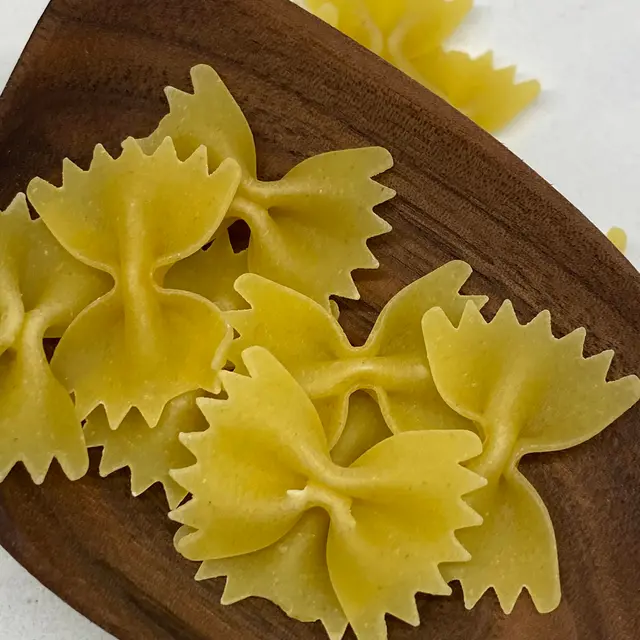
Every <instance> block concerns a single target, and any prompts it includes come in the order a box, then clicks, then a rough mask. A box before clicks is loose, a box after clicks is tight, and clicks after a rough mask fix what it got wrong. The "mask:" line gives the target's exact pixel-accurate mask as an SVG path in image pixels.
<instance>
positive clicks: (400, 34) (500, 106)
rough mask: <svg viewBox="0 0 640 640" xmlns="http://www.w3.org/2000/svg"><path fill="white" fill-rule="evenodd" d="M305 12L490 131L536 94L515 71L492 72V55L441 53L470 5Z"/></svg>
mask: <svg viewBox="0 0 640 640" xmlns="http://www.w3.org/2000/svg"><path fill="white" fill-rule="evenodd" d="M304 6H306V7H307V8H308V9H309V10H310V11H312V12H313V13H315V14H316V15H317V16H318V17H319V18H321V19H323V20H325V21H326V22H329V24H331V25H332V26H334V27H336V28H337V29H340V31H342V32H344V33H345V34H346V35H348V36H350V37H351V38H353V39H354V40H357V41H358V42H359V43H360V44H362V45H364V46H365V47H367V48H368V49H370V50H371V51H373V52H374V53H376V54H378V55H379V56H381V57H383V58H385V59H386V60H387V61H389V62H390V63H391V64H393V65H394V66H396V67H398V68H399V69H400V70H402V71H404V72H405V73H406V74H407V75H409V76H411V77H412V78H413V79H414V80H417V81H418V82H420V83H421V84H423V85H425V86H426V87H427V88H428V89H430V90H431V91H433V92H434V93H436V94H438V95H440V96H441V97H442V98H444V99H445V100H447V101H448V102H450V103H451V104H452V105H453V106H454V107H456V108H457V109H459V110H460V111H462V112H463V113H464V114H466V115H467V116H468V117H470V118H471V119H472V120H474V121H475V122H476V123H478V124H479V125H480V126H481V127H483V128H485V129H487V130H489V131H496V130H498V129H500V128H502V127H503V126H504V125H506V124H507V123H508V122H509V121H510V120H512V119H513V118H514V117H515V116H516V115H517V114H518V113H519V112H520V111H522V110H523V109H524V108H525V107H527V106H528V105H529V104H530V103H531V102H532V101H533V100H534V99H535V98H536V97H537V95H538V94H539V93H540V85H539V83H538V82H537V81H535V80H530V81H528V82H520V83H516V82H515V72H516V69H515V67H507V68H504V69H496V68H495V67H494V63H493V55H492V53H491V52H488V53H486V54H485V55H483V56H480V57H479V58H475V59H473V58H471V56H469V55H468V54H466V53H462V52H460V51H448V50H445V49H444V47H443V46H442V43H443V41H444V40H445V39H446V38H447V37H448V36H450V35H451V34H452V33H453V32H454V31H455V30H456V29H457V27H458V26H459V25H460V23H461V22H462V21H463V20H464V18H465V17H466V15H467V14H468V12H469V11H470V9H471V7H472V6H473V0H394V1H389V0H330V1H329V2H327V0H305V3H304Z"/></svg>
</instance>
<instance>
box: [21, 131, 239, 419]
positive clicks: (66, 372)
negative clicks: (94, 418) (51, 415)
mask: <svg viewBox="0 0 640 640" xmlns="http://www.w3.org/2000/svg"><path fill="white" fill-rule="evenodd" d="M239 180H240V169H239V167H238V165H237V163H236V162H235V161H234V160H231V159H229V160H226V161H225V162H223V163H222V164H221V165H220V167H219V168H218V169H217V170H216V171H215V173H213V174H209V171H208V168H207V158H206V152H205V149H204V148H202V149H200V150H198V151H196V152H195V153H194V154H193V155H192V156H190V157H189V158H188V159H186V160H185V161H184V162H181V161H180V160H179V159H178V158H177V156H176V152H175V149H174V147H173V144H172V143H171V140H169V139H167V140H165V141H164V142H163V143H162V145H160V147H159V148H158V150H157V151H156V152H155V153H154V154H153V155H150V156H147V155H145V154H144V153H143V152H142V151H141V149H140V148H139V146H138V145H137V143H136V142H135V141H134V140H131V139H130V140H128V141H127V142H126V143H125V144H124V151H123V153H122V155H121V156H120V157H119V158H118V159H115V160H114V159H113V158H111V156H109V155H108V154H107V152H106V151H105V150H104V149H103V148H102V147H97V148H96V151H95V154H94V158H93V162H92V163H91V168H90V169H89V170H88V171H82V170H81V169H79V168H78V167H76V166H75V165H74V164H72V163H71V162H68V161H67V162H66V163H65V166H64V175H63V186H62V187H61V188H56V187H54V186H52V185H50V184H48V183H47V182H45V181H43V180H40V179H35V180H33V181H32V182H31V184H30V185H29V198H30V200H31V202H32V203H33V204H34V206H35V208H36V209H37V211H38V213H39V214H40V216H41V217H42V219H43V220H44V222H45V224H46V225H47V226H48V228H49V229H50V230H51V232H52V233H53V235H54V236H55V237H56V238H57V239H58V241H59V242H60V243H61V244H62V245H63V246H64V247H65V248H66V249H67V250H68V251H69V252H70V253H71V254H72V255H73V256H75V257H76V258H78V259H79V260H81V261H83V262H85V263H86V264H88V265H90V266H93V267H96V268H98V269H100V270H102V271H105V272H107V273H109V274H110V275H111V276H112V278H113V280H114V281H115V282H114V286H113V289H111V291H110V292H109V293H108V294H107V295H105V296H104V297H103V298H101V299H100V300H98V301H97V302H96V303H95V304H93V305H91V306H90V307H88V308H87V309H85V310H84V311H83V312H82V313H81V314H80V315H79V316H78V317H77V318H76V319H75V320H74V321H73V323H72V324H71V326H70V327H69V329H68V330H67V331H66V332H65V334H64V336H63V337H62V339H61V341H60V344H59V345H58V348H57V349H56V352H55V354H54V357H53V360H52V367H53V370H54V372H55V373H56V375H57V376H58V377H59V379H60V380H61V381H63V382H64V384H65V385H66V387H67V389H68V390H69V391H70V392H73V393H74V395H75V400H76V408H77V412H78V415H79V417H81V418H85V417H86V416H88V415H89V414H90V413H91V412H92V411H93V410H94V409H95V408H96V407H97V406H98V405H103V406H104V408H105V410H106V414H107V417H108V420H109V424H110V425H111V427H112V428H114V429H115V428H117V427H118V425H119V424H120V423H121V422H122V420H123V419H124V417H125V415H126V414H127V413H128V412H129V410H130V409H131V408H133V407H136V408H137V409H138V410H139V411H140V413H141V414H142V416H143V418H144V419H145V421H146V422H147V423H148V424H149V425H150V426H151V427H154V426H155V425H156V424H157V422H158V420H159V418H160V415H161V414H162V411H163V409H164V406H165V404H166V403H167V402H168V401H169V400H170V399H172V398H175V397H177V396H179V395H181V394H182V393H185V392H187V391H191V390H195V389H200V388H202V389H205V390H209V391H216V389H217V387H218V384H217V371H216V370H217V369H219V368H221V367H222V366H223V365H224V364H225V362H226V356H225V352H226V349H227V346H228V344H229V342H230V340H231V337H232V336H231V332H230V329H229V327H228V326H227V324H226V322H225V321H224V319H223V317H222V314H221V312H220V311H219V310H218V308H217V307H216V306H215V305H213V304H212V303H211V302H209V301H208V300H205V299H204V298H202V297H200V296H197V295H195V294H193V293H189V292H185V291H175V290H167V289H164V288H163V287H162V275H163V274H164V272H165V271H166V269H167V268H168V267H169V266H171V265H172V264H174V263H176V262H178V261H179V260H181V259H183V258H186V257H187V256H189V255H192V254H193V253H195V252H196V251H198V250H199V249H200V248H201V247H202V246H203V245H204V244H205V243H206V242H207V241H209V239H210V238H211V237H212V236H213V234H214V232H215V231H216V229H217V228H218V227H219V226H220V223H221V222H222V220H223V219H224V217H225V215H226V213H227V210H228V208H229V205H230V203H231V200H232V199H233V197H234V195H235V193H236V190H237V187H238V183H239Z"/></svg>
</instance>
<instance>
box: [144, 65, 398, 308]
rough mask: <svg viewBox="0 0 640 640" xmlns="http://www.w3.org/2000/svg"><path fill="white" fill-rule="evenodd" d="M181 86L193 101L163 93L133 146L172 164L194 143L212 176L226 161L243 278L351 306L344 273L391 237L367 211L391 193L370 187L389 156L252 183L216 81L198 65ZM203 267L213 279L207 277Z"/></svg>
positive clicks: (250, 152)
mask: <svg viewBox="0 0 640 640" xmlns="http://www.w3.org/2000/svg"><path fill="white" fill-rule="evenodd" d="M191 77H192V81H193V88H194V92H193V94H190V93H184V92H182V91H179V90H178V89H174V88H173V87H168V88H167V90H166V93H167V98H168V100H169V105H170V112H169V114H168V115H167V116H166V117H165V118H164V119H163V120H162V121H161V122H160V125H159V126H158V128H157V130H156V131H155V132H154V133H152V134H151V135H150V136H149V137H148V138H146V139H144V140H141V141H140V144H141V146H142V148H143V149H145V150H146V151H147V152H152V151H153V150H155V149H156V148H157V146H158V145H159V144H160V143H161V142H162V141H163V140H164V139H165V137H167V136H171V137H172V138H173V140H174V143H175V146H176V149H177V151H178V154H179V156H180V157H181V158H182V159H185V158H187V157H189V156H190V155H191V154H192V153H193V152H194V151H195V150H196V149H197V148H198V147H199V146H200V145H202V144H204V145H206V148H207V151H208V157H209V165H210V167H212V168H215V167H217V166H218V165H219V164H220V163H221V162H222V161H223V160H224V159H225V158H234V159H235V160H236V161H237V162H238V163H239V165H240V167H241V170H242V180H241V184H240V187H239V189H238V194H237V196H236V198H235V200H234V201H233V205H232V207H231V210H230V211H229V213H228V217H229V218H231V219H242V220H244V221H245V222H246V223H247V224H248V225H249V227H250V229H251V237H250V240H249V247H248V250H247V256H246V257H247V266H248V270H249V271H251V272H253V273H258V274H260V275H263V276H264V277H266V278H270V279H271V280H274V281H276V282H279V283H281V284H283V285H286V286H288V287H291V288H293V289H295V290H297V291H300V292H302V293H304V294H305V295H308V296H309V297H311V298H313V299H314V300H316V301H317V302H319V303H320V304H322V305H323V306H325V307H327V308H328V306H329V296H331V295H339V296H343V297H346V298H354V299H357V298H358V297H359V294H358V290H357V288H356V286H355V283H354V282H353V278H352V275H351V272H352V271H353V270H354V269H372V268H376V267H377V266H378V262H377V260H376V259H375V257H374V256H373V254H372V253H371V251H370V250H369V249H368V247H367V245H366V241H367V240H368V239H369V238H373V237H374V236H378V235H380V234H383V233H387V232H388V231H389V230H390V229H391V227H390V226H389V224H387V223H386V222H385V221H384V220H382V219H381V218H379V217H378V216H377V215H376V214H375V213H374V212H373V208H374V207H375V206H376V205H378V204H381V203H383V202H385V201H386V200H389V199H390V198H391V197H393V195H394V194H395V192H394V191H393V190H391V189H388V188H387V187H384V186H382V185H380V184H378V183H376V182H374V181H373V180H372V179H371V178H372V177H373V176H376V175H378V174H380V173H382V172H384V171H386V170H387V169H389V168H390V167H391V166H392V164H393V160H392V158H391V155H390V154H389V152H388V151H386V150H385V149H382V148H377V147H373V148H365V149H352V150H347V151H336V152H332V153H325V154H321V155H318V156H315V157H312V158H309V159H307V160H305V161H304V162H302V163H301V164H299V165H298V166H296V167H294V168H293V169H292V170H291V171H290V172H289V173H287V175H286V176H285V177H284V178H282V180H279V181H276V182H263V181H261V180H258V179H257V177H256V152H255V146H254V142H253V135H252V133H251V130H250V129H249V125H248V123H247V121H246V119H245V117H244V115H243V114H242V111H241V110H240V107H239V106H238V104H237V103H236V102H235V100H234V99H233V97H232V95H231V94H230V93H229V91H228V89H227V88H226V87H225V85H224V83H223V82H222V80H221V79H220V77H219V76H218V75H217V74H216V72H215V71H214V70H213V69H212V68H211V67H208V66H206V65H198V66H196V67H194V68H193V69H192V70H191ZM211 268H212V270H211V272H210V273H211V277H212V278H214V277H216V272H217V269H216V268H215V265H212V267H211ZM203 277H204V276H203V275H198V276H197V279H198V280H200V279H201V278H203ZM194 286H198V285H192V286H190V287H188V288H190V289H192V288H193V287H194Z"/></svg>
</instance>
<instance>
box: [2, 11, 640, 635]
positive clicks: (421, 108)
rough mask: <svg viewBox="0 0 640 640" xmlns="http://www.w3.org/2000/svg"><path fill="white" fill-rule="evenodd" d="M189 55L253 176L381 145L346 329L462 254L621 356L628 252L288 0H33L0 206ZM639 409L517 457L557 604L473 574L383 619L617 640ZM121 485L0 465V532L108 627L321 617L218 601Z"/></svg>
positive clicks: (631, 349) (181, 83) (130, 122)
mask: <svg viewBox="0 0 640 640" xmlns="http://www.w3.org/2000/svg"><path fill="white" fill-rule="evenodd" d="M200 62H206V63H209V64H211V65H213V66H214V67H215V68H216V69H217V70H218V71H219V72H220V74H221V75H222V76H223V78H224V79H225V81H226V82H227V83H228V86H229V87H230V89H231V90H232V92H233V93H234V95H235V96H236V97H237V99H238V101H239V103H240V105H241V106H242V107H243V109H244V110H245V113H246V114H247V117H248V119H249V122H250V124H251V126H252V128H253V130H254V132H255V135H256V138H257V145H258V150H259V158H260V160H259V169H260V174H261V176H262V177H264V178H277V177H280V176H281V175H282V174H283V173H284V172H285V171H286V170H287V169H288V168H290V167H291V166H292V165H293V164H295V163H297V162H298V161H300V160H302V159H303V158H305V157H307V156H310V155H312V154H316V153H318V152H322V151H328V150H331V149H339V148H345V147H353V146H363V145H370V144H380V145H384V146H386V147H388V148H389V149H390V150H391V151H392V153H393V155H394V156H395V159H396V167H395V169H394V170H393V171H391V172H390V173H389V174H388V175H386V176H385V177H384V180H383V181H384V182H385V183H387V184H389V185H390V186H392V187H394V188H395V189H397V190H398V193H399V195H398V197H397V199H396V200H394V201H393V202H391V203H389V204H387V205H385V206H383V207H382V208H381V214H382V215H384V216H385V217H386V218H387V219H388V220H389V221H390V222H391V223H392V224H393V226H394V231H393V233H392V234H390V235H388V236H385V237H384V238H382V239H379V240H376V241H375V242H374V243H373V246H374V249H375V251H376V253H377V255H378V256H379V257H380V259H381V263H382V268H381V270H380V271H379V272H377V273H364V274H362V275H361V277H360V278H359V281H360V286H361V291H362V294H363V301H361V302H358V303H348V304H346V305H345V311H344V313H343V315H342V319H343V321H344V323H345V326H346V328H347V330H348V332H349V334H350V336H351V337H352V338H353V339H354V340H355V341H362V340H363V338H364V337H365V336H366V333H367V331H368V329H369V328H370V326H371V324H372V321H373V319H374V316H375V313H376V312H377V311H378V310H379V309H380V308H381V307H382V306H383V304H384V303H385V302H386V301H387V300H388V298H389V297H390V296H391V295H392V294H393V293H395V292H396V291H398V290H399V289H400V288H401V286H402V285H404V284H407V283H409V282H411V281H412V280H414V279H415V278H417V277H418V276H421V275H422V274H424V273H425V272H427V271H429V270H431V269H433V268H434V267H437V266H438V265H440V264H442V263H443V262H445V261H446V260H449V259H451V258H462V259H465V260H467V261H469V262H470V263H471V265H472V266H473V268H474V269H475V272H476V273H475V275H474V277H473V278H472V280H471V282H470V284H469V286H468V288H467V291H469V292H483V293H487V294H489V295H490V296H491V304H490V307H489V312H492V311H494V310H495V309H496V308H497V306H498V305H499V304H500V302H501V301H502V300H503V299H504V298H507V297H509V298H511V299H512V300H514V302H515V306H516V309H517V310H518V312H519V313H520V315H521V317H522V318H524V319H527V318H530V317H532V316H533V315H534V314H535V312H536V311H538V310H541V309H545V308H548V309H550V310H551V311H552V313H553V317H554V320H555V329H556V331H557V332H558V334H562V333H565V332H567V331H569V330H571V329H573V328H575V327H577V326H581V325H584V326H586V327H587V328H588V330H589V338H588V341H587V349H588V352H589V353H594V352H596V351H599V350H601V349H604V348H609V347H613V348H614V349H616V350H617V352H618V355H617V357H616V360H615V363H614V375H616V376H617V375H620V374H622V373H632V372H640V340H639V336H640V277H639V276H638V274H637V273H636V272H635V270H634V269H633V268H632V267H631V265H630V264H628V263H627V262H626V260H625V259H624V258H623V257H622V256H621V255H619V254H618V253H617V251H616V250H615V249H614V248H613V247H612V246H610V245H609V244H608V242H607V241H606V240H605V239H604V237H603V236H601V235H600V234H599V233H598V232H597V231H596V230H595V228H594V227H593V226H592V225H591V224H590V223H589V222H588V221H587V220H586V219H585V218H584V217H583V216H582V215H581V214H580V213H578V211H576V210H575V209H574V208H573V207H572V206H571V205H570V204H569V203H567V202H566V201H565V200H564V199H563V198H562V197H561V196H560V195H559V194H558V193H556V192H555V191H554V190H553V189H552V188H551V187H550V186H549V185H548V184H546V183H545V182H544V181H543V180H542V179H541V178H539V177H538V176H537V175H535V174H534V173H533V172H532V171H531V170H529V169H528V168H527V167H526V166H525V165H524V164H523V163H522V162H520V161H519V160H518V159H516V158H515V157H514V156H513V155H512V154H511V153H510V152H509V151H507V150H506V149H504V148H503V147H502V146H501V145H500V144H499V143H498V142H496V141H495V140H494V139H492V138H491V137H490V136H488V135H487V134H485V133H484V132H482V131H481V130H480V129H478V128H477V127H475V126H474V125H473V124H471V123H470V122H469V121H467V120H466V119H465V118H463V117H462V116H460V115H458V114H457V113H455V112H454V111H453V110H452V109H451V108H449V107H448V106H447V105H445V104H444V103H443V102H441V101H440V100H439V99H437V98H435V97H433V96H432V95H431V94H429V93H428V92H427V91H426V90H424V89H422V88H421V87H419V86H418V85H417V84H415V83H413V82H412V81H411V80H409V79H408V78H406V77H404V76H403V75H402V74H401V73H399V72H397V71H395V70H394V69H392V68H391V67H389V66H388V65H386V64H385V63H384V62H382V61H381V60H379V59H377V58H376V57H374V56H373V55H371V54H369V53H368V52H366V51H364V50H363V49H361V48H360V47H359V46H357V45H356V44H355V43H352V42H350V41H348V40H347V39H346V38H344V37H343V36H342V35H340V34H339V33H337V32H335V31H333V30H332V29H331V28H329V27H328V26H326V25H324V24H321V23H320V22H319V21H317V20H316V19H315V18H313V17H312V16H309V15H307V14H306V13H304V12H303V11H301V10H299V9H298V8H297V7H295V6H293V5H292V4H290V3H289V2H288V0H108V1H107V0H53V2H52V4H51V6H50V7H49V9H48V10H47V12H46V14H45V16H44V17H43V19H42V21H41V22H40V24H39V26H38V28H37V31H36V33H35V35H34V36H33V38H32V39H31V41H30V43H29V45H28V47H27V50H26V51H25V53H24V54H23V56H22V58H21V61H20V63H19V65H18V67H17V69H16V71H15V73H14V74H13V77H12V78H11V81H10V83H9V86H8V87H7V89H6V91H5V93H4V95H3V96H2V99H1V101H0V206H2V207H4V206H6V204H7V203H8V202H9V201H10V199H11V198H12V196H13V195H14V194H15V193H16V192H17V191H18V190H21V189H24V188H25V187H26V185H27V182H28V180H29V179H30V178H31V177H32V176H34V175H40V176H43V177H45V178H49V179H53V180H55V181H58V180H59V176H60V168H61V159H62V158H63V157H64V156H69V157H71V158H72V159H73V160H75V161H77V162H79V163H81V164H82V165H83V166H86V165H87V163H88V160H89V158H90V155H91V151H92V148H93V146H94V144H96V143H97V142H104V143H105V144H106V146H107V147H108V148H109V149H110V150H112V151H114V152H115V151H117V149H118V147H119V143H120V141H121V140H122V139H123V138H125V137H126V136H128V135H135V136H142V135H145V134H147V133H149V132H150V131H151V130H152V129H153V128H154V125H155V123H156V122H157V120H158V119H159V118H160V117H161V116H162V115H163V114H164V112H165V110H166V104H165V101H164V97H163V94H162V88H163V87H164V86H165V85H167V84H173V85H174V86H177V87H180V88H184V89H188V88H189V80H188V78H189V68H190V67H191V66H192V65H194V64H196V63H200ZM587 134H588V129H585V135H587ZM576 162H580V158H576ZM583 168H584V170H585V171H589V167H588V166H584V167H583ZM592 178H593V180H598V179H599V176H597V175H594V176H592ZM602 188H603V189H607V188H609V187H608V185H607V184H606V183H603V185H602ZM639 418H640V414H639V410H638V409H637V408H636V409H634V410H632V411H631V412H629V413H628V414H627V415H626V416H624V417H623V418H622V419H621V420H619V421H618V422H617V423H616V424H615V425H614V426H613V427H611V428H610V429H608V430H607V431H606V432H605V433H603V434H602V435H601V436H599V437H597V438H595V439H594V440H592V441H591V442H589V443H587V444H586V445H583V446H581V447H579V448H576V449H575V450H572V451H569V452H561V453H558V454H552V455H545V456H541V457H538V458H536V457H531V459H528V460H525V461H524V462H523V464H522V468H523V470H524V472H525V473H526V475H527V476H528V477H529V478H530V479H531V480H532V481H533V483H534V485H535V486H536V487H537V489H538V490H539V492H540V493H541V495H542V496H543V498H544V499H545V501H546V503H547V505H548V506H549V510H550V512H551V515H552V518H553V521H554V523H555V526H556V532H557V537H558V544H559V549H560V567H561V572H562V585H563V600H562V605H561V606H560V608H559V609H558V610H557V611H556V612H554V613H553V614H550V615H547V616H539V615H538V614H536V613H535V611H534V610H533V607H532V605H531V602H530V600H529V598H528V597H524V598H521V600H520V601H519V603H518V605H517V607H516V609H515V612H514V613H513V614H512V615H511V616H510V617H507V616H504V615H503V614H502V613H501V612H500V610H499V608H498V606H497V603H496V600H495V597H494V596H493V595H489V596H485V597H484V598H483V599H482V601H481V602H480V604H479V605H478V606H477V607H476V608H475V609H474V610H473V611H471V612H466V611H465V610H464V607H463V605H462V602H461V597H460V593H459V591H458V590H456V592H455V596H454V597H453V598H449V599H444V598H430V597H420V599H419V608H420V612H421V615H422V620H423V624H422V626H421V627H420V628H418V629H413V628H411V627H408V626H407V625H404V624H401V623H398V622H396V621H391V623H390V637H391V638H392V640H401V639H410V638H411V639H413V638H425V639H426V638H429V639H431V640H456V639H458V638H460V639H464V640H488V639H495V640H512V639H516V640H573V639H580V640H637V638H639V637H640V545H639V543H638V540H640V498H639V495H640V494H639V489H638V487H640V438H639V435H638V426H639V422H640V420H639ZM128 486H129V485H128V478H127V475H126V474H125V473H120V474H116V475H115V476H112V477H110V478H109V479H107V480H101V479H99V478H98V476H97V472H96V458H95V457H94V458H93V464H92V471H91V473H90V474H89V475H88V476H87V477H86V478H84V479H83V480H81V481H79V482H76V483H74V484H72V483H70V482H68V481H67V480H65V479H64V477H63V476H62V474H61V472H60V471H59V469H58V468H57V467H56V468H54V469H53V470H52V472H51V474H50V476H49V477H48V479H47V481H46V482H45V484H44V485H43V486H42V487H35V486H33V485H32V483H31V482H30V481H29V479H28V477H27V475H26V473H25V472H24V470H23V469H22V468H17V469H15V470H14V471H13V472H12V473H11V474H10V476H9V478H8V479H7V480H6V481H5V482H4V483H3V484H2V485H0V542H1V543H2V545H3V546H4V547H5V548H6V549H7V550H8V551H9V552H10V553H11V554H12V555H13V556H14V557H15V558H17V559H18V560H19V561H20V562H21V563H22V564H23V565H24V566H25V567H26V568H27V569H28V570H29V571H30V572H31V573H33V574H34V575H35V576H36V577H37V578H38V579H40V580H41V581H42V582H43V583H44V584H45V585H46V586H48V587H49V588H51V589H52V590H54V591H55V592H56V593H57V594H58V595H60V596H61V597H62V598H64V599H65V600H66V601H67V602H69V603H70V604H71V605H72V606H74V607H75V608H76V609H78V610H79V611H81V612H82V613H83V614H85V615H87V616H88V617H89V618H91V619H92V620H94V621H96V622H97V623H98V624H100V625H102V626H103V627H104V628H105V629H107V630H109V631H110V632H111V633H113V634H114V635H115V636H117V637H118V638H120V639H122V640H169V639H171V640H182V639H184V640H187V639H189V640H196V639H197V640H200V639H220V640H240V639H242V640H254V639H258V638H261V639H268V640H270V639H274V640H275V639H278V640H282V639H284V640H287V639H292V638H300V639H308V638H321V637H323V631H322V629H321V627H320V626H319V625H318V624H316V625H304V624H301V623H297V622H293V621H291V620H289V619H287V617H286V616H285V615H284V614H283V613H281V612H280V611H279V610H278V609H277V608H276V607H275V606H273V605H271V604H270V603H267V602H264V601H261V600H256V599H253V600H250V601H246V602H244V603H240V604H236V605H233V606H231V607H222V606H220V605H219V604H218V600H219V596H220V593H221V590H222V581H221V580H216V581H209V582H206V583H200V584H198V583H196V582H194V581H193V580H192V575H193V574H194V572H195V569H196V567H195V565H193V564H191V563H189V562H187V561H185V560H182V559H181V558H180V557H178V556H177V555H176V554H175V553H174V551H173V548H172V543H171V538H172V533H173V530H174V526H173V525H172V524H171V523H169V522H168V520H167V519H166V517H165V513H166V507H165V503H164V499H163V496H162V495H161V493H160V492H159V491H151V492H149V493H147V494H145V495H144V496H143V497H141V498H138V499H134V498H132V497H131V496H130V495H129V491H128ZM0 635H2V634H1V632H0ZM349 637H352V636H351V635H349Z"/></svg>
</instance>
